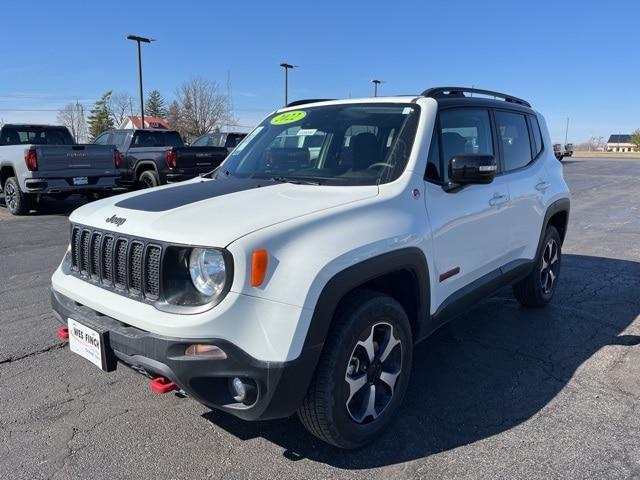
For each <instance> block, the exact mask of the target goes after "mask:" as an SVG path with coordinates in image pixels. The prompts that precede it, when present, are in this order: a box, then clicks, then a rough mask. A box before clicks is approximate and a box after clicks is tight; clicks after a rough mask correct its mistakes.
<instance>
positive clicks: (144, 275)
mask: <svg viewBox="0 0 640 480" xmlns="http://www.w3.org/2000/svg"><path fill="white" fill-rule="evenodd" d="M161 257H162V247H161V246H159V245H157V244H154V243H151V242H149V241H147V240H143V239H138V238H130V237H127V236H123V235H117V234H114V233H109V232H101V231H97V230H93V229H88V228H84V227H80V226H74V227H73V230H72V232H71V271H72V273H73V274H74V275H76V276H78V277H80V278H82V279H84V280H89V281H94V282H96V283H99V284H100V285H101V286H103V287H105V288H107V289H110V290H114V291H116V292H117V293H123V294H129V295H132V296H137V297H139V298H143V299H145V300H150V301H155V300H157V299H158V298H159V297H160V271H161V269H160V259H161Z"/></svg>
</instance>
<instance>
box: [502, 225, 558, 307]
mask: <svg viewBox="0 0 640 480" xmlns="http://www.w3.org/2000/svg"><path fill="white" fill-rule="evenodd" d="M561 261H562V246H561V240H560V234H559V233H558V230H556V228H555V227H553V226H551V225H549V226H548V227H547V231H546V232H545V235H544V239H543V241H542V249H541V250H540V253H539V254H538V258H536V261H535V266H534V268H533V271H532V272H531V273H530V274H529V275H528V276H527V277H526V278H524V279H523V280H521V281H519V282H518V283H516V284H514V285H513V294H514V295H515V297H516V299H517V300H518V302H520V304H521V305H522V306H524V307H543V306H545V305H546V304H547V303H549V302H550V301H551V298H552V297H553V293H554V292H555V291H556V286H557V285H558V277H559V276H560V264H561Z"/></svg>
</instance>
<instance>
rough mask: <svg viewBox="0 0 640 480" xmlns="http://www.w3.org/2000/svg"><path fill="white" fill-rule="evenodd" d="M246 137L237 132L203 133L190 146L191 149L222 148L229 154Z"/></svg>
mask: <svg viewBox="0 0 640 480" xmlns="http://www.w3.org/2000/svg"><path fill="white" fill-rule="evenodd" d="M246 136H247V134H246V133H239V132H229V133H205V134H204V135H201V136H199V137H198V138H196V139H195V140H194V141H193V142H191V145H192V146H193V147H224V148H226V149H227V151H228V152H229V153H230V152H231V150H233V149H234V148H236V146H237V145H238V144H239V143H240V142H241V141H242V139H243V138H244V137H246Z"/></svg>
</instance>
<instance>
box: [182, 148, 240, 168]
mask: <svg viewBox="0 0 640 480" xmlns="http://www.w3.org/2000/svg"><path fill="white" fill-rule="evenodd" d="M174 151H175V153H176V167H177V168H194V169H196V170H202V171H209V170H213V169H214V168H216V167H217V166H218V165H220V164H221V163H222V161H223V160H224V159H225V158H226V157H227V149H226V148H224V147H174Z"/></svg>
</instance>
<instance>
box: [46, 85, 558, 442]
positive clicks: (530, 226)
mask: <svg viewBox="0 0 640 480" xmlns="http://www.w3.org/2000/svg"><path fill="white" fill-rule="evenodd" d="M568 217H569V191H568V188H567V185H566V183H565V181H564V179H563V176H562V165H561V164H560V163H559V162H558V161H557V160H556V159H555V157H554V153H553V148H552V143H551V140H550V138H549V133H548V131H547V127H546V124H545V121H544V119H543V117H542V116H541V115H540V114H538V113H537V112H535V111H534V110H532V109H531V108H530V105H529V104H528V103H527V102H526V101H524V100H520V99H518V98H515V97H512V96H510V95H504V94H500V93H497V92H489V91H483V90H472V89H464V88H455V87H446V88H433V89H430V90H427V91H425V92H423V93H422V94H421V95H418V96H414V97H412V96H408V97H388V98H380V97H378V98H367V99H349V100H339V101H317V100H313V101H307V102H294V104H290V105H288V106H287V107H286V108H283V109H281V110H278V111H276V112H274V113H273V114H271V115H270V116H269V117H267V118H266V119H265V120H264V121H263V122H262V123H261V124H260V125H259V126H258V127H257V128H256V129H255V130H254V131H253V132H252V133H251V134H250V135H248V136H247V137H246V138H245V139H244V140H243V141H242V143H240V145H238V147H236V149H235V150H234V151H233V152H232V153H231V154H230V156H229V157H228V158H227V159H226V160H225V162H224V163H223V164H222V165H221V166H220V167H219V168H218V169H216V170H215V171H214V172H212V173H211V174H208V175H204V176H202V177H200V178H197V179H193V180H190V181H186V182H183V183H180V184H177V185H171V186H165V187H160V188H155V189H153V190H145V191H138V192H132V193H128V194H125V195H121V196H117V197H114V198H109V199H105V200H102V201H98V202H94V203H90V204H88V205H85V206H83V207H82V208H79V209H78V210H76V211H75V212H74V213H73V214H72V215H71V218H70V220H71V245H70V248H69V251H68V252H67V254H66V256H65V258H64V259H63V261H62V264H61V265H60V267H59V268H58V270H57V271H56V272H55V274H54V275H53V279H52V283H53V288H52V302H53V309H54V311H55V313H56V317H57V318H58V319H59V320H60V321H61V322H63V323H64V325H66V326H68V333H69V341H70V347H71V349H72V350H73V351H75V352H77V353H80V354H81V355H83V356H85V357H86V358H88V359H89V360H91V361H92V362H94V363H95V364H96V365H98V366H99V367H101V368H102V369H103V370H106V371H109V370H112V369H114V368H115V366H116V363H117V362H118V361H120V362H122V363H124V364H127V365H129V366H131V367H133V368H134V369H135V370H137V371H139V372H142V373H144V374H146V375H148V376H151V377H156V378H155V380H154V381H153V382H152V386H153V387H155V388H156V389H157V391H164V390H170V389H172V388H176V389H180V390H182V391H183V392H184V393H186V394H188V395H189V396H191V397H193V398H194V399H196V400H197V401H199V402H202V403H203V404H206V405H208V406H210V407H215V408H218V409H221V410H223V411H225V412H228V413H231V414H233V415H236V416H238V417H240V418H243V419H246V420H256V419H267V418H278V417H286V416H289V415H291V414H293V413H295V412H297V413H298V416H299V417H300V420H301V421H302V423H303V424H304V425H305V426H306V427H307V429H309V431H310V432H311V433H313V434H314V435H316V436H317V437H319V438H321V439H322V440H325V441H327V442H329V443H331V444H333V445H337V446H339V447H343V448H353V447H357V446H360V445H363V444H365V443H366V442H369V441H371V440H373V439H375V438H376V437H377V436H378V435H379V434H380V433H381V431H382V430H383V429H384V427H385V426H386V425H387V424H389V422H390V421H391V419H392V417H393V415H394V414H395V412H396V411H397V410H398V407H399V406H400V403H401V402H402V398H403V395H404V394H405V391H406V389H407V387H408V385H409V372H410V370H411V361H412V351H413V346H414V344H415V343H416V342H418V341H420V340H422V339H424V338H425V337H427V336H428V335H429V334H431V333H432V332H433V331H434V330H436V329H437V328H438V327H440V326H441V325H442V324H444V323H445V322H446V321H448V320H450V319H451V318H452V317H454V316H455V315H457V314H459V313H461V312H463V311H464V310H465V309H467V308H468V307H470V306H472V305H474V304H475V303H476V302H478V301H479V300H481V299H483V298H486V297H487V296H489V295H491V294H492V293H493V292H495V291H496V290H497V289H499V288H500V287H503V286H505V285H513V292H514V295H515V297H516V298H517V299H518V301H519V302H520V303H521V304H522V305H523V306H526V307H539V306H543V305H545V304H546V303H548V302H549V301H550V300H551V298H552V296H553V293H554V290H555V288H556V286H557V283H558V275H559V273H560V263H561V246H562V242H563V239H564V237H565V233H566V229H567V221H568ZM61 331H62V335H64V334H65V333H66V332H67V330H66V329H64V328H63V329H61Z"/></svg>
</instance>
